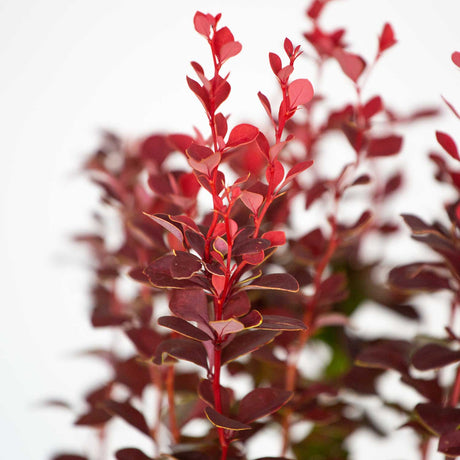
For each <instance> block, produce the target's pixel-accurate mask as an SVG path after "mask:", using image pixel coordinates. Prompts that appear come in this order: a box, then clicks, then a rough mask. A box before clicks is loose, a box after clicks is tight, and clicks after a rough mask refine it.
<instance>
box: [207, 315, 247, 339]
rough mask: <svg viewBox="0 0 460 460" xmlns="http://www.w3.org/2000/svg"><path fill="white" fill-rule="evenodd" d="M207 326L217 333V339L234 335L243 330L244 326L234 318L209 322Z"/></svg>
mask: <svg viewBox="0 0 460 460" xmlns="http://www.w3.org/2000/svg"><path fill="white" fill-rule="evenodd" d="M209 325H210V326H211V327H212V328H213V329H214V330H215V331H216V332H217V335H218V336H219V337H224V336H226V335H228V334H236V333H237V332H240V331H242V330H243V329H245V327H244V324H243V323H241V322H240V321H238V320H236V319H235V318H230V319H224V320H219V321H210V322H209Z"/></svg>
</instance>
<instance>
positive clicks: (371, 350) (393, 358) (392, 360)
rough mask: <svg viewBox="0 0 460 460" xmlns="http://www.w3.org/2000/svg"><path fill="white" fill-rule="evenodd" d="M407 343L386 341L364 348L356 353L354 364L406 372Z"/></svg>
mask: <svg viewBox="0 0 460 460" xmlns="http://www.w3.org/2000/svg"><path fill="white" fill-rule="evenodd" d="M407 353H408V344H407V343H406V342H403V341H396V340H393V341H386V342H383V343H377V344H375V345H371V346H369V347H368V348H365V349H364V350H363V351H361V352H360V353H359V354H358V357H357V358H356V364H357V365H358V366H363V367H373V368H377V369H394V370H397V371H398V372H400V373H401V374H406V373H407V369H408V362H407Z"/></svg>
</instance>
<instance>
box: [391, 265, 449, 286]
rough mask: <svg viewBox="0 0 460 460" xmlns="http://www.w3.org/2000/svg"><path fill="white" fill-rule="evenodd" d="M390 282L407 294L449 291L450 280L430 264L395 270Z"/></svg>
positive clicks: (392, 271)
mask: <svg viewBox="0 0 460 460" xmlns="http://www.w3.org/2000/svg"><path fill="white" fill-rule="evenodd" d="M388 281H389V282H390V284H391V285H392V286H394V287H396V288H397V289H400V290H402V291H405V292H417V291H420V292H433V291H439V290H441V289H449V288H450V283H449V279H448V278H446V277H445V276H443V275H441V274H440V273H438V272H437V271H436V270H435V269H434V267H430V265H429V264H424V263H413V264H408V265H402V266H400V267H396V268H393V269H392V270H391V271H390V273H389V275H388Z"/></svg>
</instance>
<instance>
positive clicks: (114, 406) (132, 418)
mask: <svg viewBox="0 0 460 460" xmlns="http://www.w3.org/2000/svg"><path fill="white" fill-rule="evenodd" d="M104 408H105V409H106V410H107V411H108V412H109V414H112V415H117V416H118V417H121V418H122V419H123V420H124V421H125V422H127V423H129V424H130V425H131V426H133V427H134V428H137V429H138V430H139V431H141V432H142V433H144V434H146V435H147V436H148V437H150V429H149V427H148V425H147V422H146V421H145V418H144V416H143V415H142V413H141V412H139V411H138V410H137V409H136V408H134V407H133V406H131V404H130V403H129V402H127V401H126V402H123V403H120V402H117V401H112V400H109V401H105V402H104Z"/></svg>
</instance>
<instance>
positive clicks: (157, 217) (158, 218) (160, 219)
mask: <svg viewBox="0 0 460 460" xmlns="http://www.w3.org/2000/svg"><path fill="white" fill-rule="evenodd" d="M144 215H146V216H147V217H149V218H150V219H152V220H153V221H154V222H156V223H157V224H160V225H161V226H162V227H163V228H165V229H166V230H168V232H170V233H172V234H173V235H174V236H175V237H176V238H177V239H178V240H179V241H183V239H184V237H183V234H182V230H181V228H180V226H179V225H178V224H177V223H175V222H173V221H172V220H171V216H168V215H167V214H147V213H146V212H144Z"/></svg>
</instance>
